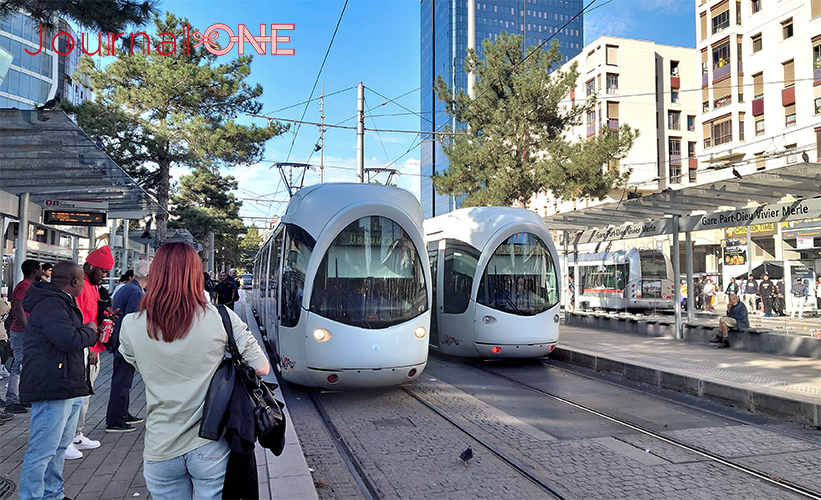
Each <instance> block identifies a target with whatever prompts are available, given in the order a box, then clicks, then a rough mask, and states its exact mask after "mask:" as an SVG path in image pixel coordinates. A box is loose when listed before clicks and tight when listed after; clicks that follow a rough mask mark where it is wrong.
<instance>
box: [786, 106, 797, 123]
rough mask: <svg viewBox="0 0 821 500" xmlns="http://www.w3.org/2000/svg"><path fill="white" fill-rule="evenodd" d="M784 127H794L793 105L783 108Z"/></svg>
mask: <svg viewBox="0 0 821 500" xmlns="http://www.w3.org/2000/svg"><path fill="white" fill-rule="evenodd" d="M784 126H785V127H795V104H790V105H788V106H784Z"/></svg>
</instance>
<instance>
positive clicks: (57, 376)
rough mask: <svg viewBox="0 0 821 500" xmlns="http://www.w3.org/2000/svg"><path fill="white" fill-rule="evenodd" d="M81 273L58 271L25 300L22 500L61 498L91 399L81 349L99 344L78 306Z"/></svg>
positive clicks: (65, 266) (69, 268)
mask: <svg viewBox="0 0 821 500" xmlns="http://www.w3.org/2000/svg"><path fill="white" fill-rule="evenodd" d="M82 289H83V270H82V268H81V267H80V266H78V265H77V264H75V263H73V262H71V261H63V262H59V263H58V264H57V265H56V266H54V270H53V273H52V276H51V283H48V282H41V283H39V284H36V285H32V286H31V288H30V289H29V291H28V293H26V297H25V299H24V300H23V307H24V309H25V311H26V312H28V313H30V316H29V319H28V323H27V325H26V331H25V338H24V341H23V353H24V354H23V356H24V357H25V360H26V363H25V364H24V365H23V370H22V373H21V374H20V399H21V401H29V402H31V403H32V408H31V428H30V431H31V432H30V436H29V440H28V450H27V451H26V455H25V457H24V458H23V466H22V469H21V470H20V485H19V494H20V499H21V500H29V499H33V498H63V497H64V496H65V495H64V494H63V492H64V490H63V464H64V462H65V453H66V448H67V447H68V445H69V444H70V443H71V440H72V438H74V430H75V428H76V427H77V419H78V418H79V415H80V407H81V406H82V404H83V396H87V395H89V394H91V393H92V391H91V383H90V382H89V379H88V370H87V368H86V366H85V362H84V360H83V357H84V352H83V349H85V348H86V347H89V346H92V345H94V344H95V343H96V342H97V328H96V326H95V325H94V324H93V323H86V324H83V315H82V313H81V312H80V309H78V308H77V304H76V302H75V301H74V299H75V297H77V296H78V295H80V292H81V291H82Z"/></svg>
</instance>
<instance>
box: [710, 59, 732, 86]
mask: <svg viewBox="0 0 821 500" xmlns="http://www.w3.org/2000/svg"><path fill="white" fill-rule="evenodd" d="M729 76H730V64H729V63H727V64H725V65H724V66H719V67H718V68H715V69H713V83H715V82H717V81H719V80H723V79H725V78H727V77H729Z"/></svg>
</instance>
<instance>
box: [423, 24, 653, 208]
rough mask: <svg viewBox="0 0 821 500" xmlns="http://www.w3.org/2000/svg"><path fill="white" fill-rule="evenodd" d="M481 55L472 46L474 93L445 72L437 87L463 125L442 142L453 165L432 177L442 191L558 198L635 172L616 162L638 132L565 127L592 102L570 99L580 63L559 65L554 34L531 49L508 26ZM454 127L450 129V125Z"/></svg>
mask: <svg viewBox="0 0 821 500" xmlns="http://www.w3.org/2000/svg"><path fill="white" fill-rule="evenodd" d="M482 51H483V57H482V58H481V59H480V58H479V57H478V56H477V54H476V52H475V51H474V50H472V49H468V55H467V57H466V58H465V71H470V69H471V68H473V69H474V71H475V74H476V86H475V89H476V92H475V98H473V99H471V98H470V97H468V96H467V94H465V93H464V92H463V91H459V92H458V93H457V94H456V96H455V97H454V96H453V91H452V89H451V88H449V87H448V86H447V84H446V83H445V81H444V80H443V79H442V77H441V76H440V77H438V78H437V81H436V92H437V96H438V98H439V100H440V101H442V102H444V103H445V110H446V111H447V113H448V114H449V115H451V116H453V117H455V118H456V119H457V121H458V122H459V123H460V124H462V126H460V128H459V129H458V130H456V131H455V132H458V133H459V134H457V135H452V136H448V135H442V136H440V139H439V140H440V142H441V144H442V148H443V150H444V152H445V154H446V155H447V156H448V159H449V166H448V168H447V169H446V170H444V171H443V172H441V173H438V174H434V175H433V182H434V186H435V187H436V190H437V192H439V194H449V195H455V196H461V197H463V198H462V205H464V206H475V205H496V206H509V205H512V204H514V203H518V204H520V205H525V204H526V203H527V202H528V201H529V200H530V198H531V197H532V196H533V195H535V194H537V193H540V192H549V193H551V194H553V195H554V196H555V197H556V198H558V199H563V200H569V199H576V198H581V197H588V196H589V197H592V198H602V197H604V196H606V195H607V193H608V191H610V190H611V189H613V188H614V187H618V186H622V185H623V184H624V183H625V182H626V181H627V179H628V178H629V176H630V170H624V171H620V170H619V168H618V167H617V166H616V164H617V162H616V161H614V160H618V159H619V158H621V157H623V156H625V155H626V154H627V152H628V151H629V150H630V147H631V146H632V144H633V140H634V139H635V138H636V137H638V133H639V131H638V130H635V131H634V130H632V129H631V128H630V127H629V126H628V125H622V126H621V127H620V128H619V130H618V131H611V130H610V129H609V127H607V126H606V125H605V126H604V127H602V129H601V130H600V131H599V132H598V133H597V134H596V135H595V136H593V137H591V138H588V139H582V138H579V139H578V140H577V141H572V142H571V141H570V140H569V138H568V137H567V132H568V131H569V129H570V127H571V126H572V125H578V124H580V123H581V119H582V117H583V116H584V113H585V112H586V111H587V110H588V109H591V106H593V104H594V102H595V101H594V100H589V101H586V102H583V103H580V104H575V103H574V104H571V105H569V106H567V105H566V103H567V102H568V101H569V94H570V92H571V90H573V89H574V88H575V86H576V79H577V78H578V76H579V74H578V71H577V65H576V64H575V63H574V64H572V65H571V66H570V67H569V69H567V70H563V71H554V72H553V73H551V72H550V71H551V69H552V68H553V67H554V66H556V65H558V64H559V63H560V62H561V60H562V56H561V54H560V53H559V48H558V42H556V41H555V40H554V42H553V46H552V47H551V48H550V50H544V49H542V48H540V47H530V48H529V49H528V55H527V57H525V56H524V52H523V49H522V37H521V36H519V35H507V34H506V33H504V32H502V33H501V34H500V35H499V36H498V37H497V39H496V42H495V43H493V42H491V41H490V40H484V42H483V43H482ZM448 130H450V129H448Z"/></svg>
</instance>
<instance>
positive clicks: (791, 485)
mask: <svg viewBox="0 0 821 500" xmlns="http://www.w3.org/2000/svg"><path fill="white" fill-rule="evenodd" d="M539 363H540V364H542V365H543V366H545V367H548V368H555V369H561V368H556V367H554V366H552V365H547V364H545V363H543V362H539ZM472 366H473V367H475V368H476V369H478V370H480V371H483V372H485V373H488V374H490V375H492V376H494V377H498V378H500V379H503V380H505V381H506V382H508V383H510V384H513V385H515V386H517V387H520V388H523V389H526V390H528V391H532V392H535V393H537V394H539V395H541V396H546V397H549V398H551V399H553V400H555V401H558V402H561V403H563V404H565V405H569V406H571V407H573V408H575V409H577V410H581V411H584V412H586V413H589V414H591V415H594V416H597V417H599V418H602V419H605V420H608V421H610V422H614V423H616V424H618V425H621V426H624V427H626V428H628V429H630V430H632V431H635V432H639V433H641V434H644V435H646V436H649V437H651V438H654V439H657V440H659V441H662V442H664V443H667V444H669V445H672V446H674V447H676V448H679V449H681V450H684V451H688V452H691V453H695V454H696V455H698V456H701V457H703V458H706V459H708V460H710V461H712V462H715V463H719V464H722V465H724V466H727V467H730V468H732V469H734V470H736V471H739V472H742V473H744V474H747V475H749V476H752V477H754V478H756V479H759V480H761V481H765V482H767V483H769V484H772V485H774V486H776V487H778V488H782V489H785V490H788V491H790V492H792V493H796V494H798V495H801V496H803V497H805V498H812V499H816V500H821V492H817V491H813V490H811V489H809V488H806V487H804V486H802V485H800V484H797V483H795V482H793V481H790V480H787V479H784V478H782V477H778V476H777V475H774V474H770V473H767V472H763V471H760V470H758V469H756V468H754V467H750V466H747V465H744V464H742V463H739V462H737V461H734V460H732V459H729V458H726V457H723V456H721V455H719V454H717V453H714V452H711V451H709V450H706V449H703V448H702V447H699V446H695V445H692V444H689V443H686V442H684V441H682V440H680V439H676V438H673V437H670V436H666V435H664V434H661V433H658V432H656V431H653V430H652V429H648V428H646V427H644V426H641V425H638V424H636V423H634V422H630V421H628V420H627V419H624V418H622V417H618V416H616V415H612V414H608V413H607V412H604V411H601V410H598V409H596V408H593V407H591V406H589V405H585V404H582V403H579V402H576V401H573V400H571V399H569V398H566V397H564V396H560V395H558V394H553V393H551V392H549V391H545V390H543V389H540V388H538V387H534V386H532V385H530V384H527V383H524V382H521V381H519V380H516V379H514V378H512V377H509V376H507V375H503V374H500V373H497V372H495V371H494V370H492V369H491V368H488V367H486V366H482V365H481V364H478V363H474V364H472ZM566 371H568V372H570V373H573V374H575V375H580V374H579V373H577V372H575V371H572V370H566ZM581 376H585V375H581ZM588 378H591V379H594V380H598V381H600V379H598V378H595V377H588ZM673 402H674V403H677V404H678V402H675V401H673ZM698 410H699V411H704V410H703V409H700V408H698ZM718 416H720V417H722V418H728V419H729V418H731V417H726V416H724V415H718ZM733 420H735V421H736V422H738V423H742V424H746V425H755V424H750V423H748V422H744V421H742V420H740V419H733ZM757 427H759V428H764V427H763V426H757ZM766 430H768V431H770V432H774V433H778V434H782V435H785V436H789V437H792V438H795V439H800V440H802V441H806V442H808V443H812V444H815V445H819V446H821V443H819V442H817V441H814V440H810V439H806V438H802V437H800V436H795V435H793V434H790V433H783V432H780V431H777V430H773V429H766Z"/></svg>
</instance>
